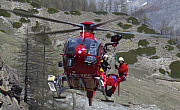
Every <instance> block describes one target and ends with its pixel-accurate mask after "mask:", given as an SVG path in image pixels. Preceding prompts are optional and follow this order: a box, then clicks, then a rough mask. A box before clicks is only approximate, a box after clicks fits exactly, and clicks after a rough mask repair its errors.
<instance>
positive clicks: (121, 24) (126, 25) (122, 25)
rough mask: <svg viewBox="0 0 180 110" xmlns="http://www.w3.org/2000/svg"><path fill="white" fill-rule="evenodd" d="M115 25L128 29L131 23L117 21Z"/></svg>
mask: <svg viewBox="0 0 180 110" xmlns="http://www.w3.org/2000/svg"><path fill="white" fill-rule="evenodd" d="M117 25H118V26H119V27H122V28H123V29H129V28H130V27H132V25H130V24H123V23H122V22H119V23H118V24H117Z"/></svg>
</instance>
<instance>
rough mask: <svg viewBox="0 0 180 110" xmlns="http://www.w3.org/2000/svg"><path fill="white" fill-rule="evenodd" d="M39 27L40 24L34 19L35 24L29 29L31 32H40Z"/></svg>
mask: <svg viewBox="0 0 180 110" xmlns="http://www.w3.org/2000/svg"><path fill="white" fill-rule="evenodd" d="M40 28H41V26H40V24H39V22H38V21H36V26H32V27H31V31H33V32H40Z"/></svg>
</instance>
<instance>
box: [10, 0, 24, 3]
mask: <svg viewBox="0 0 180 110" xmlns="http://www.w3.org/2000/svg"><path fill="white" fill-rule="evenodd" d="M12 1H14V2H22V3H25V2H26V0H12Z"/></svg>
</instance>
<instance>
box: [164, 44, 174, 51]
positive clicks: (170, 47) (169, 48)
mask: <svg viewBox="0 0 180 110" xmlns="http://www.w3.org/2000/svg"><path fill="white" fill-rule="evenodd" d="M165 49H166V50H168V51H171V50H174V47H172V46H170V45H166V47H165Z"/></svg>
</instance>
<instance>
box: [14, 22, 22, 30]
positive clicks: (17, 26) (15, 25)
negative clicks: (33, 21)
mask: <svg viewBox="0 0 180 110" xmlns="http://www.w3.org/2000/svg"><path fill="white" fill-rule="evenodd" d="M21 26H22V23H21V22H13V28H17V29H18V28H20V27H21Z"/></svg>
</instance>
